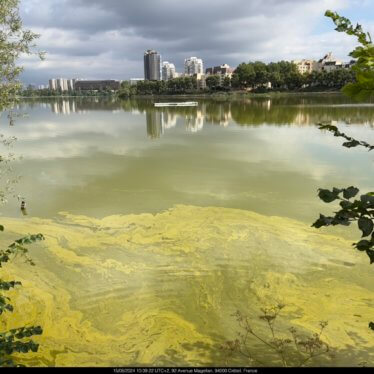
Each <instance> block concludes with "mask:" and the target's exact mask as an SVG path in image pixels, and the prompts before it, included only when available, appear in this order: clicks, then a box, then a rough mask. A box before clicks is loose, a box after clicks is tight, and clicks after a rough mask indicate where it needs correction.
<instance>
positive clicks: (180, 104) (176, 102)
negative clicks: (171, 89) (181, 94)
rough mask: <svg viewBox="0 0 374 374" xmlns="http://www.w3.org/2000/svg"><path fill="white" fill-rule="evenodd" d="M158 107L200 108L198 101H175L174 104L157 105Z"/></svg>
mask: <svg viewBox="0 0 374 374" xmlns="http://www.w3.org/2000/svg"><path fill="white" fill-rule="evenodd" d="M155 106H157V107H163V106H198V102H197V101H183V102H182V101H174V102H172V103H155Z"/></svg>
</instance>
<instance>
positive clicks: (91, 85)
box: [74, 80, 121, 91]
mask: <svg viewBox="0 0 374 374" xmlns="http://www.w3.org/2000/svg"><path fill="white" fill-rule="evenodd" d="M120 87H121V82H119V81H116V80H94V81H93V80H92V81H89V80H79V81H76V82H75V85H74V88H75V90H77V91H103V90H110V91H117V90H119V89H120Z"/></svg>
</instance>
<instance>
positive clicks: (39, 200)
mask: <svg viewBox="0 0 374 374" xmlns="http://www.w3.org/2000/svg"><path fill="white" fill-rule="evenodd" d="M164 101H165V100H164ZM18 109H19V111H20V112H24V113H27V117H24V118H18V119H17V121H16V124H15V126H12V127H9V126H7V121H6V118H5V116H3V117H1V126H2V130H1V132H2V133H3V134H4V135H5V136H8V137H9V136H15V137H16V138H17V139H18V140H17V141H16V142H15V144H14V146H13V149H12V150H11V151H12V152H13V153H14V154H15V155H16V156H17V157H18V156H21V155H22V157H23V158H22V160H18V161H14V162H12V163H11V164H12V165H13V171H12V172H10V173H8V174H9V175H8V176H6V177H4V178H9V179H12V178H14V177H15V176H17V175H19V176H21V179H20V182H19V183H17V184H15V187H14V188H15V191H16V193H17V194H20V195H21V196H22V197H23V198H25V200H26V204H27V212H28V215H27V216H23V215H22V213H21V211H20V209H19V205H20V203H19V201H18V200H17V199H15V198H9V202H8V203H7V204H6V205H4V206H3V207H2V216H3V217H2V222H1V223H2V224H4V226H5V227H6V231H5V233H4V234H2V244H6V243H8V242H11V241H12V240H14V239H16V238H18V237H19V236H20V235H23V234H28V233H37V232H42V233H43V234H44V235H45V237H46V240H45V241H44V242H43V243H42V244H40V245H34V246H32V248H30V249H31V255H32V257H33V259H34V260H35V262H36V266H35V267H30V266H29V265H26V264H24V263H23V262H22V260H17V261H15V262H13V263H12V264H11V265H10V266H7V272H8V276H9V277H10V278H12V277H16V279H19V280H22V282H23V288H22V289H20V290H19V292H17V293H12V294H11V296H12V299H13V301H14V303H15V304H16V306H17V307H18V308H22V311H23V313H22V314H21V315H18V314H17V316H16V317H15V316H13V318H10V316H9V318H8V319H7V320H5V321H4V324H5V325H6V326H8V327H14V326H16V325H19V324H21V323H24V324H25V323H26V324H30V323H33V324H41V325H42V326H43V328H44V334H43V335H42V336H41V337H38V338H37V340H38V342H40V344H41V345H40V349H39V352H38V353H36V354H32V355H27V356H28V358H27V359H25V358H24V359H25V360H26V361H24V362H25V363H26V364H33V365H57V366H90V365H94V366H108V365H111V366H124V365H183V366H188V365H227V364H228V365H246V366H247V365H250V364H251V362H249V361H248V359H246V358H245V357H244V356H243V355H242V356H241V355H233V356H229V355H228V354H227V352H226V351H224V350H222V349H221V348H220V346H221V345H222V344H224V343H225V341H227V340H233V339H235V338H236V332H237V331H239V330H240V328H239V327H238V325H237V323H236V320H235V317H233V316H232V314H233V313H235V311H237V310H239V311H241V312H242V313H243V314H245V315H247V316H248V318H249V319H250V321H251V324H252V325H253V326H254V327H255V329H256V330H257V331H258V332H259V334H260V335H262V336H264V337H266V338H269V339H270V335H269V334H270V332H267V330H266V326H265V324H264V321H262V320H260V319H259V318H258V316H259V315H260V314H261V308H265V307H270V306H273V305H276V304H277V303H282V304H284V305H285V308H284V309H283V310H282V313H281V316H280V318H279V321H278V324H276V331H277V334H278V337H280V338H281V337H286V336H289V333H288V329H289V328H290V327H295V328H296V329H297V330H298V331H299V333H300V335H303V336H310V335H311V334H312V333H315V332H317V331H318V329H319V325H318V324H319V321H321V320H326V321H328V322H329V325H328V326H327V328H326V331H325V333H324V335H323V339H324V340H325V341H326V342H327V343H328V344H329V345H330V346H331V347H332V348H333V349H334V351H335V357H334V358H331V357H329V356H327V355H321V356H319V357H318V358H316V359H315V360H312V361H310V364H316V365H319V364H323V365H334V366H336V365H359V364H360V363H362V362H366V363H367V365H370V364H373V363H374V361H373V357H374V345H373V342H374V339H373V333H372V332H371V331H370V330H369V329H368V327H367V326H368V322H369V321H371V320H373V318H374V317H373V304H374V299H373V295H374V286H373V282H372V274H373V273H372V272H373V267H370V265H369V261H368V258H367V257H366V255H365V254H362V253H360V252H358V251H355V250H354V249H353V248H352V245H351V244H352V240H355V239H357V238H358V237H359V233H358V232H357V231H356V230H355V229H354V228H352V229H350V230H345V229H339V228H338V229H323V230H315V229H312V228H310V225H311V223H313V222H314V220H315V219H316V218H317V217H318V214H319V213H325V214H329V213H331V212H332V211H333V210H334V206H333V204H323V203H322V202H320V201H319V200H318V198H317V196H316V194H317V189H318V188H321V187H322V188H330V187H333V186H336V187H348V186H351V185H355V186H357V187H360V189H361V190H362V191H365V192H366V191H373V190H374V184H373V179H372V175H373V156H372V154H371V153H368V152H367V151H365V150H364V149H359V148H354V149H351V150H348V149H346V148H344V147H342V146H341V144H342V140H341V139H339V138H336V137H334V136H332V134H330V133H327V132H322V131H320V130H319V129H318V127H317V126H316V124H317V123H319V122H333V123H334V124H336V125H338V126H339V127H340V128H341V130H342V131H344V132H346V133H347V134H349V135H351V136H353V137H355V138H358V139H361V140H366V141H368V142H369V143H372V144H374V131H373V123H374V105H371V104H355V103H352V102H350V101H349V100H347V99H346V98H344V97H342V96H340V95H333V94H331V95H304V96H303V95H302V96H296V95H295V96H290V97H287V98H273V99H266V98H259V99H241V100H231V101H223V100H207V99H201V100H200V99H199V105H198V107H191V108H183V107H179V108H178V107H173V108H154V107H153V101H151V100H127V101H116V100H111V99H95V98H93V99H64V100H62V99H61V100H53V99H51V100H48V99H40V100H25V101H23V102H22V103H21V104H20V105H19V108H18ZM4 178H3V179H4ZM4 269H5V268H4ZM14 317H15V318H14ZM248 347H249V348H250V349H251V350H252V353H253V355H254V356H256V357H259V358H262V361H263V360H265V362H266V363H267V364H269V365H280V364H281V362H280V361H279V359H277V357H276V356H274V355H273V354H272V353H271V352H270V351H269V350H268V349H267V348H266V347H265V346H263V345H261V344H260V343H259V341H258V340H256V339H249V341H248ZM287 352H288V353H287V355H289V357H290V363H292V362H293V363H294V364H295V363H297V362H298V361H297V359H296V356H295V357H294V356H293V355H294V352H293V351H292V349H291V348H289V349H288V351H287ZM292 357H293V358H292ZM252 364H253V363H252ZM254 365H255V364H254Z"/></svg>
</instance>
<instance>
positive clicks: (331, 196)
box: [318, 188, 340, 203]
mask: <svg viewBox="0 0 374 374" xmlns="http://www.w3.org/2000/svg"><path fill="white" fill-rule="evenodd" d="M339 192H340V190H337V189H336V190H335V189H334V190H333V191H330V190H326V189H322V188H320V189H319V190H318V197H319V198H320V199H321V200H322V201H324V202H325V203H331V202H333V201H334V200H336V199H337V198H338V195H339Z"/></svg>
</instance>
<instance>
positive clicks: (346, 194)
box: [343, 186, 360, 199]
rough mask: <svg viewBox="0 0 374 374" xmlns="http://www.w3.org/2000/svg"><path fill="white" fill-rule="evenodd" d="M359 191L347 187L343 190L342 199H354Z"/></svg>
mask: <svg viewBox="0 0 374 374" xmlns="http://www.w3.org/2000/svg"><path fill="white" fill-rule="evenodd" d="M359 191H360V190H359V189H358V188H356V187H353V186H351V187H348V188H345V189H344V190H343V197H344V198H345V199H351V198H352V197H355V196H356V195H357V194H358V192H359Z"/></svg>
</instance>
